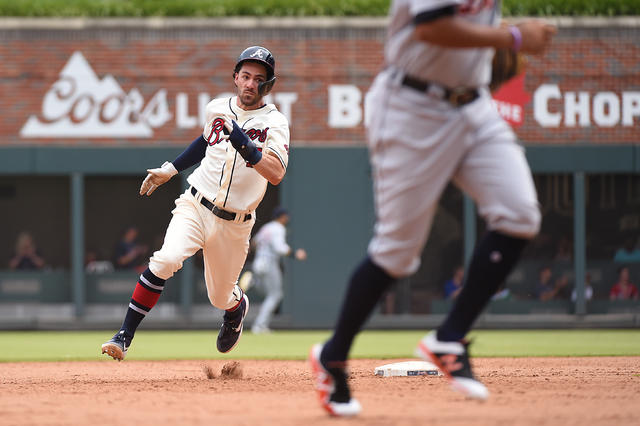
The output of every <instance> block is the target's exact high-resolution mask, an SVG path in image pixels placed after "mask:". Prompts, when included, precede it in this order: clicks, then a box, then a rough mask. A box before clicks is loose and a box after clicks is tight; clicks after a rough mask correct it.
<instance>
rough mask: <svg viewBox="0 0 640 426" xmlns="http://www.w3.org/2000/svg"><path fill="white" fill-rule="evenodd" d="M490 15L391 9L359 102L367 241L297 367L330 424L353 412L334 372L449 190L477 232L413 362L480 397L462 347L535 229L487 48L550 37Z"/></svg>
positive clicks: (475, 4) (458, 4)
mask: <svg viewBox="0 0 640 426" xmlns="http://www.w3.org/2000/svg"><path fill="white" fill-rule="evenodd" d="M499 6H500V5H499V2H494V1H492V0H394V1H393V2H392V3H391V7H390V18H391V19H390V23H389V28H388V34H387V40H386V44H385V61H386V64H387V67H386V68H385V69H384V70H383V71H381V72H380V73H379V75H378V76H377V77H376V79H375V81H374V82H373V85H372V87H371V89H370V91H369V93H368V94H367V98H366V99H367V100H366V102H367V105H366V106H367V111H368V115H367V123H368V126H367V132H368V144H369V151H370V160H371V164H372V169H373V175H374V193H375V208H376V223H375V227H374V235H373V238H372V240H371V241H370V244H369V247H368V255H367V256H366V257H365V259H364V260H363V261H362V262H361V263H360V265H358V267H357V268H356V269H355V271H354V273H353V275H352V277H351V279H350V281H349V284H348V288H347V292H346V296H345V299H344V302H343V305H342V308H341V311H340V315H339V318H338V321H337V324H336V326H335V330H334V333H333V335H332V337H331V338H330V339H329V340H328V341H327V342H326V343H324V344H318V345H315V346H313V347H312V349H311V352H310V357H309V359H310V363H311V367H312V372H313V374H314V376H315V380H316V382H315V387H316V391H317V394H318V396H319V399H320V403H321V405H322V406H323V408H324V409H325V410H327V411H328V412H329V413H330V414H332V415H336V416H350V415H355V414H357V413H358V412H360V404H359V403H358V401H357V400H356V399H355V398H352V397H351V393H350V390H349V386H348V383H347V374H346V370H345V366H346V360H347V356H348V353H349V349H350V347H351V344H352V342H353V339H354V336H355V335H356V334H357V333H358V331H359V330H360V329H361V327H362V325H363V324H364V322H365V321H366V319H367V318H368V316H369V314H370V313H371V311H372V310H373V309H374V307H375V306H376V304H377V302H378V300H379V298H380V296H381V295H382V294H383V293H384V292H385V290H387V289H388V288H389V286H391V284H392V283H394V282H395V281H396V280H398V279H399V278H402V277H406V276H408V275H411V274H413V273H414V272H415V271H416V270H417V269H418V266H419V264H420V254H421V252H422V250H423V247H424V245H425V243H426V240H427V236H428V234H429V229H430V226H431V223H432V220H433V215H434V212H435V209H436V205H437V203H438V199H439V197H440V195H441V193H442V191H443V190H444V188H445V186H446V185H447V183H448V182H449V181H453V182H454V183H455V184H456V185H457V186H458V187H459V188H460V189H462V190H463V191H464V192H466V193H467V194H469V195H470V196H471V197H472V198H473V199H474V201H475V202H476V203H477V204H478V207H479V213H480V215H481V216H482V217H483V218H484V219H485V221H486V222H487V230H488V232H487V233H486V235H484V236H483V237H482V238H481V239H480V241H479V242H478V245H477V247H476V249H475V252H474V254H473V257H472V259H471V261H470V264H469V267H468V274H467V277H466V282H465V284H464V286H463V288H462V291H461V292H460V294H459V296H458V298H457V299H456V301H455V304H454V305H453V307H452V309H451V311H450V312H449V314H448V316H447V318H446V319H445V321H444V322H443V323H442V324H441V325H440V327H438V329H437V330H435V331H433V332H431V333H429V334H427V335H426V336H425V337H424V338H423V339H422V340H421V341H420V342H419V343H418V347H417V350H416V352H417V354H418V355H420V356H421V357H422V358H424V359H427V360H430V361H432V362H434V363H435V364H436V365H437V366H438V367H439V368H440V369H441V370H442V371H443V373H444V374H445V375H446V377H447V378H448V380H449V381H450V383H451V385H452V386H453V388H455V389H456V390H458V391H460V392H462V393H463V394H464V395H466V396H468V397H471V398H477V399H486V398H487V396H488V391H487V388H486V387H485V386H484V385H483V384H482V383H481V382H480V381H478V380H477V379H476V378H475V377H474V375H473V373H472V369H471V364H470V362H469V353H468V345H469V344H468V342H467V341H465V340H464V337H465V335H466V334H467V332H468V331H469V330H470V328H471V326H472V324H473V322H474V320H475V319H476V318H477V317H478V316H479V315H480V313H481V311H482V309H483V308H484V307H485V306H486V304H487V303H488V301H489V300H490V298H491V296H492V295H493V294H494V293H495V292H496V290H497V289H498V287H499V286H500V285H501V283H502V282H503V281H504V279H505V278H506V276H507V274H508V273H509V272H510V271H511V269H512V268H513V266H514V264H515V263H516V261H517V259H518V258H519V256H520V254H521V252H522V249H523V247H524V246H525V243H526V242H527V240H529V239H531V238H532V237H534V236H535V235H536V233H537V232H538V229H539V226H540V212H539V209H538V201H537V196H536V191H535V187H534V184H533V180H532V177H531V172H530V170H529V167H528V165H527V162H526V159H525V156H524V152H523V149H522V148H521V147H520V146H519V145H518V144H517V142H516V137H515V135H514V133H513V132H512V130H511V129H510V128H509V126H508V125H507V124H506V123H505V122H504V121H503V120H502V119H501V118H500V116H499V115H498V113H497V111H496V110H495V108H493V107H492V104H491V97H490V94H489V90H488V88H487V85H488V83H489V77H490V75H491V59H492V54H493V52H494V48H512V49H514V50H520V51H522V52H525V53H534V54H537V53H541V52H543V51H544V50H545V49H546V48H547V47H548V46H549V44H550V42H551V38H552V35H553V34H554V33H555V28H554V27H551V26H549V25H546V24H544V23H543V22H541V21H535V20H529V21H526V22H522V23H520V24H518V25H517V26H510V27H508V26H505V27H500V26H499V20H500V10H499Z"/></svg>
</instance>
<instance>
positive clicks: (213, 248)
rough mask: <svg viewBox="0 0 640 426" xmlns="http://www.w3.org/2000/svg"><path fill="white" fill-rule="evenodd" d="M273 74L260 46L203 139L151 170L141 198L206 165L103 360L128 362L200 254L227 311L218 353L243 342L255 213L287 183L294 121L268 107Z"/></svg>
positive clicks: (244, 57) (245, 58) (245, 61)
mask: <svg viewBox="0 0 640 426" xmlns="http://www.w3.org/2000/svg"><path fill="white" fill-rule="evenodd" d="M274 73H275V59H274V57H273V55H272V54H271V52H269V51H268V50H267V49H265V48H264V47H260V46H252V47H249V48H247V49H245V50H244V51H243V52H242V53H241V54H240V56H239V57H238V61H237V63H236V66H235V69H234V72H233V78H234V83H235V86H236V88H237V96H234V97H231V98H221V99H214V100H213V101H211V102H210V103H209V104H208V105H207V108H206V123H205V125H204V131H203V133H202V135H201V136H200V137H198V138H197V139H196V140H194V141H193V142H192V143H191V145H190V146H189V147H188V148H187V149H186V150H185V151H184V152H183V153H182V154H180V155H179V156H178V157H177V158H176V159H175V160H174V161H173V163H170V162H165V163H164V164H163V165H162V167H160V168H157V169H150V170H147V172H148V175H147V177H146V179H145V180H144V182H142V186H141V187H140V195H144V194H146V195H151V194H152V193H153V191H155V190H156V188H157V187H158V186H160V185H162V184H164V183H166V182H167V181H168V180H169V179H171V177H173V176H174V175H176V174H178V173H179V172H181V171H183V170H185V169H188V168H189V167H191V166H193V165H194V164H197V163H198V162H200V166H198V168H196V169H195V170H194V171H193V173H192V174H191V175H190V176H189V178H188V182H189V184H190V185H191V186H190V188H189V189H187V190H186V191H185V192H184V194H182V195H181V196H180V197H179V198H178V199H177V200H176V208H175V209H174V210H173V212H172V214H173V217H172V219H171V222H170V223H169V226H168V228H167V231H166V234H165V237H164V243H163V245H162V248H161V249H160V250H158V251H156V252H155V253H153V256H152V257H151V259H150V260H149V267H148V268H147V269H146V270H145V271H144V272H143V273H142V275H140V278H139V280H138V283H137V284H136V287H135V290H134V292H133V296H132V298H131V302H130V303H129V309H128V310H127V313H126V316H125V319H124V323H123V324H122V328H121V329H120V331H118V332H117V333H116V334H115V336H113V338H112V339H111V340H109V341H108V342H107V343H105V344H103V345H102V353H106V354H108V355H109V356H111V357H113V358H114V359H117V360H122V359H124V357H125V355H126V354H127V349H128V348H129V345H130V344H131V340H132V339H133V336H134V334H135V331H136V329H137V328H138V325H139V324H140V322H141V321H142V319H143V318H144V317H145V315H147V314H148V313H149V311H150V310H151V308H153V306H154V305H155V304H156V302H157V301H158V298H159V297H160V294H161V293H162V290H163V288H164V284H165V281H166V280H168V279H169V278H171V277H172V276H173V274H174V273H175V272H176V271H178V270H179V269H180V268H181V267H182V262H183V261H184V260H185V259H186V258H188V257H190V256H193V254H195V253H196V252H197V251H198V250H200V249H202V252H203V255H204V275H205V282H206V285H207V294H208V296H209V300H210V301H211V304H212V305H213V306H215V307H217V308H220V309H224V310H225V313H224V317H223V324H222V327H221V329H220V332H219V334H218V339H217V348H218V350H219V351H220V352H229V351H230V350H231V349H233V348H234V347H235V346H236V344H237V343H238V339H239V338H240V336H241V334H242V329H243V321H244V318H245V316H246V315H247V311H248V309H249V299H248V298H247V296H246V295H245V294H244V292H243V291H242V290H241V289H240V287H238V285H237V284H236V283H237V280H238V275H239V274H240V271H241V270H242V266H243V264H244V262H245V259H246V256H247V252H248V250H249V238H250V234H251V228H252V227H253V224H254V223H255V209H256V207H257V206H258V204H259V203H260V201H261V200H262V197H263V196H264V193H265V191H266V189H267V182H270V183H271V184H273V185H277V184H279V183H280V181H281V180H282V178H283V177H284V174H285V171H286V167H287V162H288V155H289V124H288V122H287V119H286V118H285V116H284V115H282V114H281V113H280V112H278V111H277V109H276V107H275V106H274V105H272V104H265V102H264V101H263V97H264V96H265V95H266V94H267V93H269V91H270V90H271V88H272V87H273V84H274V83H275V80H276V77H275V75H274Z"/></svg>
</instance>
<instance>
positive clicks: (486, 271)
mask: <svg viewBox="0 0 640 426" xmlns="http://www.w3.org/2000/svg"><path fill="white" fill-rule="evenodd" d="M527 241H528V240H525V239H522V238H516V237H510V236H508V235H505V234H501V233H499V232H496V231H491V232H489V233H487V234H486V235H485V236H484V237H483V238H482V240H480V242H479V243H478V246H477V247H476V249H475V251H474V253H473V258H472V259H471V263H470V265H469V270H468V272H467V274H466V275H467V277H466V279H465V283H464V285H463V286H462V290H461V291H460V294H459V295H458V297H457V298H456V300H455V302H454V305H453V307H452V309H451V311H450V312H449V315H448V316H447V319H446V320H445V322H444V323H443V324H442V325H441V326H440V327H439V328H438V332H437V333H438V334H437V336H438V340H441V341H455V340H461V339H462V338H464V336H465V335H466V334H467V333H468V332H469V330H470V329H471V326H472V325H473V322H474V321H475V320H476V319H477V318H478V316H480V314H481V313H482V310H483V309H484V308H485V306H486V305H487V304H488V303H489V301H490V300H491V297H492V296H493V295H494V294H495V293H496V291H497V290H498V288H500V286H501V285H502V283H503V282H504V280H505V279H506V278H507V276H508V275H509V273H510V272H511V270H512V269H513V267H514V266H515V264H516V263H517V261H518V259H519V258H520V254H521V253H522V250H523V249H524V247H525V245H526V243H527Z"/></svg>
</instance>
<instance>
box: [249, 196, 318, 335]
mask: <svg viewBox="0 0 640 426" xmlns="http://www.w3.org/2000/svg"><path fill="white" fill-rule="evenodd" d="M289 220H290V215H289V212H288V211H287V210H285V209H284V208H282V207H276V208H275V209H274V210H273V213H272V214H271V221H270V222H269V223H267V224H265V225H264V226H263V227H262V228H260V230H259V231H258V233H257V234H256V235H255V237H253V240H252V242H251V244H252V245H253V246H254V247H255V251H256V254H255V257H254V259H253V263H252V266H251V270H250V271H246V272H245V273H244V274H242V277H240V280H239V285H240V288H242V289H243V290H244V291H247V290H248V289H249V288H250V287H252V286H256V285H258V286H260V287H262V290H263V291H264V293H265V295H266V297H265V299H264V301H263V302H262V306H261V307H260V312H259V313H258V316H257V317H256V319H255V321H254V323H253V326H252V327H251V331H252V332H253V333H256V334H260V333H269V332H271V329H270V328H269V323H270V322H271V316H272V315H273V313H274V312H275V311H276V309H277V308H278V304H279V303H280V301H281V300H282V294H283V293H282V270H281V269H280V259H281V258H282V256H294V257H295V258H296V259H297V260H305V259H306V258H307V252H306V251H305V250H304V249H302V248H299V249H297V250H295V251H293V250H292V249H291V247H289V245H288V244H287V240H286V234H287V228H286V226H287V224H288V223H289Z"/></svg>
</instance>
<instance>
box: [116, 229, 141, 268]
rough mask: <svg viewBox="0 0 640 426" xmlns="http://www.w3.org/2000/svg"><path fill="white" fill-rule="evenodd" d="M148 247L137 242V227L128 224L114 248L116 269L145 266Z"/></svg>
mask: <svg viewBox="0 0 640 426" xmlns="http://www.w3.org/2000/svg"><path fill="white" fill-rule="evenodd" d="M147 251H148V247H147V246H145V245H142V244H139V243H138V228H136V227H135V226H128V227H127V228H126V229H125V230H124V233H123V235H122V239H121V240H120V241H119V242H118V244H117V245H116V249H115V256H114V259H115V262H114V263H115V267H116V269H136V270H138V269H140V268H142V270H144V268H145V267H146V265H145V261H146V253H147Z"/></svg>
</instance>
